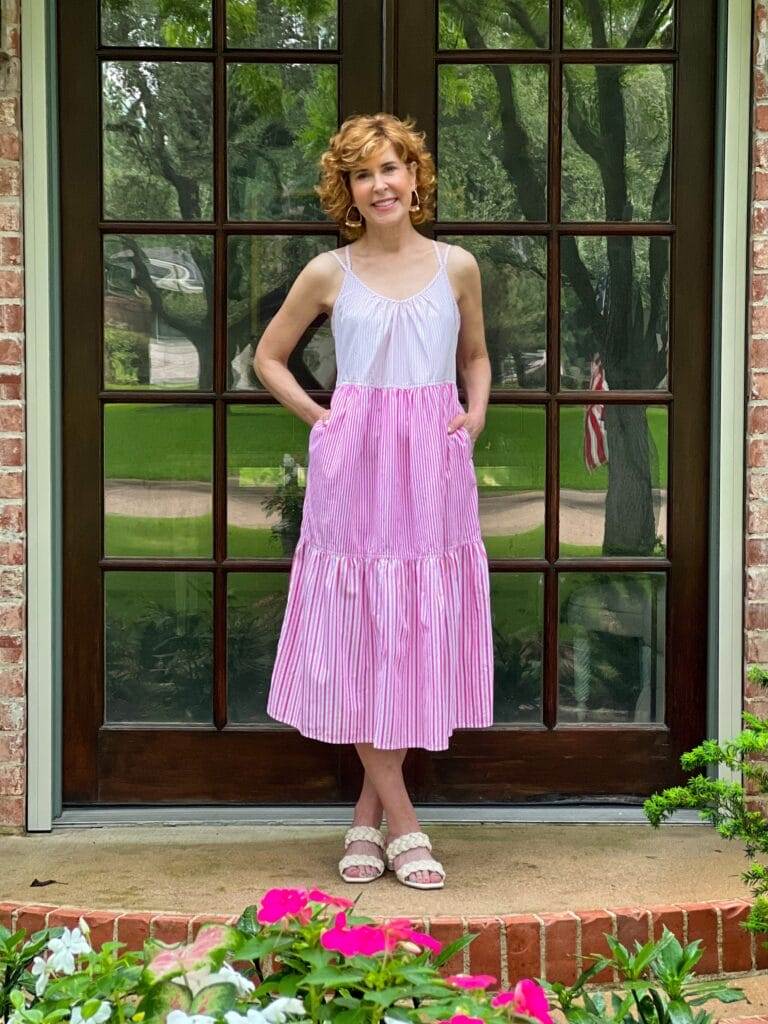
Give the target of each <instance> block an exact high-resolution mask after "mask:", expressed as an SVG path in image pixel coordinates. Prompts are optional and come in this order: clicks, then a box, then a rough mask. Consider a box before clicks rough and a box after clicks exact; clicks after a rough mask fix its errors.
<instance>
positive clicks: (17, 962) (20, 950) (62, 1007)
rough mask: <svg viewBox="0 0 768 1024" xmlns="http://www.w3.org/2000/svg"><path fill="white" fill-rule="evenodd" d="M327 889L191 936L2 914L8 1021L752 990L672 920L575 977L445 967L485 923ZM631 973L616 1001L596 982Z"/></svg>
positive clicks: (439, 1018)
mask: <svg viewBox="0 0 768 1024" xmlns="http://www.w3.org/2000/svg"><path fill="white" fill-rule="evenodd" d="M354 907H355V903H354V902H353V901H352V900H349V899H346V898H345V897H342V896H334V895H332V894H330V893H326V892H323V891H322V890H320V889H311V890H306V889H271V890H269V891H268V892H267V893H265V894H264V896H263V897H262V899H261V901H260V903H259V905H258V906H254V907H249V908H247V909H246V911H245V912H244V913H243V914H242V915H241V917H240V918H239V919H238V920H237V922H236V923H230V922H228V921H220V922H209V923H201V925H200V927H199V929H198V930H197V934H196V935H195V937H194V938H193V939H192V941H191V942H183V941H182V942H178V943H175V944H168V943H165V942H163V941H162V940H161V939H159V938H158V937H157V936H156V935H155V936H154V937H153V936H149V937H147V938H146V939H145V940H144V942H143V945H142V949H141V950H140V951H134V950H130V949H128V948H126V947H125V946H124V945H123V944H122V943H120V942H119V941H115V940H114V939H112V938H107V939H106V940H104V938H103V937H102V941H101V942H100V944H99V948H97V941H96V936H95V933H94V929H93V928H92V927H91V926H90V925H89V923H88V922H87V921H86V920H85V918H80V919H79V920H78V923H77V925H76V926H74V927H70V926H68V925H54V926H52V927H50V925H51V924H52V922H51V921H50V917H51V915H48V916H49V921H48V924H49V927H46V928H43V929H41V930H39V931H37V932H35V933H33V934H29V933H28V932H26V931H25V929H24V928H23V927H22V928H19V927H18V924H19V920H18V915H17V920H16V922H15V925H16V926H17V927H16V930H15V931H13V932H12V931H11V930H10V929H8V928H4V927H2V926H0V1020H7V1021H8V1024H56V1022H57V1021H60V1020H67V1021H71V1022H72V1024H84V1022H85V1021H89V1020H90V1021H93V1024H108V1022H114V1021H119V1022H121V1024H123V1022H125V1021H129V1020H130V1021H133V1022H136V1024H219V1022H221V1024H293V1022H294V1021H295V1022H296V1024H321V1022H325V1021H333V1022H334V1024H380V1022H382V1021H383V1022H384V1024H398V1022H402V1024H405V1022H411V1024H431V1022H438V1024H484V1022H485V1024H508V1022H510V1021H521V1022H523V1024H552V1018H551V1009H552V1008H554V1007H556V1008H557V1009H559V1010H560V1011H561V1012H562V1014H563V1015H564V1016H565V1018H566V1020H567V1021H569V1022H570V1024H600V1022H603V1021H605V1022H609V1021H610V1022H618V1024H632V1022H636V1024H709V1022H710V1021H711V1019H712V1015H711V1014H708V1013H705V1012H704V1011H702V1010H700V1009H698V1010H696V1011H694V1009H693V1008H694V1007H700V1006H701V1004H703V1003H704V1002H707V1001H710V1000H713V999H719V1000H721V1001H723V1002H733V1001H736V1000H739V999H742V998H743V994H742V993H741V992H740V990H738V989H735V988H731V987H729V986H728V985H726V984H725V983H724V982H723V981H722V980H704V979H702V978H700V977H698V976H696V974H695V970H696V966H697V964H699V963H700V961H701V959H702V955H703V952H704V951H703V949H702V948H701V942H700V941H699V940H695V941H693V942H691V943H688V944H687V945H683V944H681V943H680V942H679V941H678V940H677V938H676V937H675V936H674V934H673V933H672V932H671V931H669V929H667V928H664V929H663V932H662V935H661V937H660V939H658V940H649V941H647V942H645V943H640V942H635V944H634V950H630V949H628V948H627V947H625V946H624V945H623V944H622V943H620V942H619V941H618V940H617V939H615V938H614V937H613V936H612V935H610V934H608V935H605V936H603V939H604V942H605V944H606V945H607V947H608V951H609V952H608V955H607V956H606V955H602V954H599V953H597V954H590V953H589V952H587V951H584V952H583V956H584V958H585V959H586V960H587V961H588V962H589V966H588V967H587V968H586V969H585V970H584V971H583V972H582V973H581V974H580V976H579V977H578V978H577V979H576V980H575V981H574V983H573V984H570V985H567V984H564V983H562V982H558V981H549V980H547V979H545V978H536V979H534V978H530V977H527V978H520V979H516V980H515V981H514V983H513V984H511V985H508V986H505V985H501V986H500V985H499V978H498V977H497V976H496V975H493V974H478V973H470V972H466V971H459V972H452V973H445V971H446V969H447V967H448V964H449V963H450V962H451V960H452V958H453V957H454V956H456V955H457V954H459V953H461V952H462V951H463V950H464V949H465V948H467V947H468V946H470V945H471V944H472V943H473V942H474V941H475V940H476V939H477V937H478V936H477V935H476V934H465V935H461V936H459V937H458V938H456V939H454V940H453V941H452V942H448V943H447V944H446V943H444V942H443V941H441V940H440V939H438V938H437V937H436V936H435V935H434V934H430V933H428V932H426V931H423V930H421V929H420V928H419V927H418V926H415V923H414V922H412V921H411V920H409V919H407V918H394V919H388V920H384V921H380V922H376V921H373V920H371V919H370V918H366V917H362V916H359V915H356V914H355V913H354ZM613 972H615V974H616V976H617V977H618V982H619V991H617V992H613V993H612V994H611V996H610V1001H609V1000H608V999H607V998H606V997H604V996H603V995H602V994H601V993H600V992H597V991H591V992H590V991H588V989H587V985H588V984H589V983H592V984H594V983H596V982H597V981H599V980H600V979H602V978H605V977H611V976H613Z"/></svg>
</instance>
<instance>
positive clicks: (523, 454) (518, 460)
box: [473, 405, 547, 558]
mask: <svg viewBox="0 0 768 1024" xmlns="http://www.w3.org/2000/svg"><path fill="white" fill-rule="evenodd" d="M473 460H474V463H475V475H476V477H477V488H478V494H479V509H480V527H481V530H482V534H483V542H484V544H485V547H486V551H487V552H488V556H489V558H542V557H543V555H544V481H545V474H546V468H547V467H546V416H545V412H544V409H543V408H542V407H541V406H538V405H489V407H488V411H487V413H486V417H485V430H484V431H483V433H482V434H481V435H480V436H479V437H478V439H477V441H476V442H475V447H474V453H473Z"/></svg>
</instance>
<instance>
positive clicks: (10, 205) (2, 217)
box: [0, 202, 21, 231]
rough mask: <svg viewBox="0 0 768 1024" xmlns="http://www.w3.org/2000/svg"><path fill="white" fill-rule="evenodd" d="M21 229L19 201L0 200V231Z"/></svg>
mask: <svg viewBox="0 0 768 1024" xmlns="http://www.w3.org/2000/svg"><path fill="white" fill-rule="evenodd" d="M20 230H21V207H20V204H19V203H14V202H0V231H20Z"/></svg>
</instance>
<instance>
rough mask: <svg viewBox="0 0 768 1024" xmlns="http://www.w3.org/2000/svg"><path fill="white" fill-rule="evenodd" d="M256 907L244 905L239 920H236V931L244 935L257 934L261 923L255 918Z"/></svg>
mask: <svg viewBox="0 0 768 1024" xmlns="http://www.w3.org/2000/svg"><path fill="white" fill-rule="evenodd" d="M257 910H258V907H255V906H250V907H246V908H245V910H244V911H243V912H242V914H241V915H240V920H239V921H238V922H237V928H238V931H241V932H242V933H243V934H244V935H258V934H259V932H260V931H261V925H260V924H259V922H258V921H257V919H256V912H257Z"/></svg>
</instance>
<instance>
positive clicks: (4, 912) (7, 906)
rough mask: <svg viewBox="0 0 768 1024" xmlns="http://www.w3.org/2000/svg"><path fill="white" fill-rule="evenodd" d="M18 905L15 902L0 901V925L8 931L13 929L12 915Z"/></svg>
mask: <svg viewBox="0 0 768 1024" xmlns="http://www.w3.org/2000/svg"><path fill="white" fill-rule="evenodd" d="M17 909H18V905H17V904H16V903H0V925H2V926H3V928H7V929H8V931H11V932H12V931H13V930H14V928H13V915H14V914H15V913H16V910H17Z"/></svg>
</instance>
